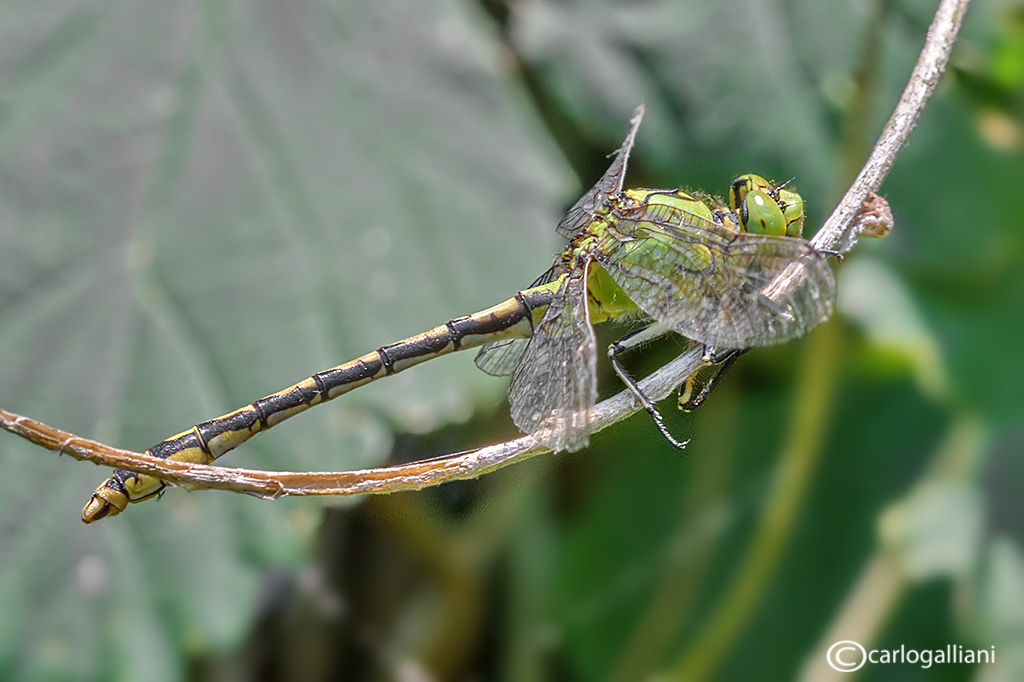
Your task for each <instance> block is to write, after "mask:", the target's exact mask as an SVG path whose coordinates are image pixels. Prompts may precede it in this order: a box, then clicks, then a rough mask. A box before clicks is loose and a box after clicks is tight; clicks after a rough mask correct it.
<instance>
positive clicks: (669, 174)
mask: <svg viewBox="0 0 1024 682" xmlns="http://www.w3.org/2000/svg"><path fill="white" fill-rule="evenodd" d="M934 9H935V3H934V2H924V1H923V0H901V1H895V0H894V1H892V2H887V1H885V0H872V1H871V2H848V1H843V0H826V1H821V0H787V1H782V2H768V3H756V2H742V1H741V0H723V1H721V2H714V3H711V2H700V1H699V0H690V1H669V0H650V1H649V2H644V3H641V4H634V3H625V2H623V3H619V4H616V3H611V2H554V1H551V0H520V1H516V2H511V1H510V2H508V3H507V4H506V3H503V2H502V1H501V0H482V1H481V2H473V1H472V0H460V1H456V0H421V1H418V2H408V3H404V2H399V1H398V0H378V1H376V2H372V3H371V2H354V1H353V2H344V1H342V0H338V1H337V2H329V1H321V2H311V1H308V0H296V1H295V2H289V3H280V2H273V1H268V0H257V1H255V2H247V3H229V2H220V1H217V0H212V1H210V2H204V3H142V2H125V1H120V2H118V1H114V0H109V1H93V2H67V1H66V0H64V1H61V0H54V1H48V0H37V1H35V2H15V3H4V4H3V5H2V6H0V405H2V406H3V407H5V408H7V409H10V410H14V411H16V412H20V413H22V414H27V415H31V416H32V417H35V418H37V419H41V420H43V421H45V422H47V423H50V424H53V425H55V426H58V427H60V428H63V429H66V430H69V431H72V432H74V433H78V434H81V435H84V436H88V437H92V438H96V439H99V440H102V441H104V442H107V443H110V444H113V445H118V446H122V447H126V448H130V449H134V450H144V449H145V448H147V447H148V446H150V445H152V444H153V443H155V442H156V441H158V440H159V439H161V438H164V437H166V436H169V435H171V434H173V433H176V432H178V431H180V430H183V429H185V428H188V426H189V425H191V424H193V423H196V422H198V421H201V420H203V419H207V418H210V417H212V416H215V415H218V414H220V413H222V412H225V411H228V410H230V409H233V408H235V407H238V406H240V405H244V404H246V403H248V402H250V401H252V400H253V399H255V398H257V397H260V396H262V395H265V394H267V393H270V392H273V391H275V390H278V389H280V388H282V387H284V386H287V385H289V384H291V383H294V382H295V381H297V380H299V379H301V378H303V377H305V376H307V375H309V374H310V373H312V372H314V371H317V370H320V369H324V368H327V367H330V366H332V365H335V364H338V363H340V362H342V361H345V360H347V359H350V358H352V357H355V356H357V355H359V354H362V353H364V352H367V351H370V350H372V349H373V348H376V347H377V346H379V345H381V344H383V343H387V342H390V341H393V340H396V339H398V338H402V337H404V336H408V335H411V334H414V333H417V332H419V331H422V330H424V329H426V328H429V327H432V326H434V325H436V324H439V323H442V322H443V321H444V320H447V319H450V318H453V317H457V316H459V315H463V314H467V313H469V312H472V311H474V310H478V309H481V308H484V307H487V306H489V305H491V304H493V303H496V302H498V301H499V300H502V299H504V298H507V297H508V296H510V295H511V294H512V293H514V292H515V291H516V290H518V289H521V288H524V287H526V286H527V285H529V283H530V282H531V281H533V279H534V278H535V277H536V276H537V275H539V274H540V273H541V272H543V271H544V270H545V269H546V268H547V267H548V265H549V264H550V262H551V254H553V253H554V252H556V251H557V250H558V249H560V248H561V243H560V242H559V240H558V238H557V236H556V235H555V234H554V232H553V227H554V225H555V224H556V222H557V220H558V217H559V216H560V214H561V212H562V211H564V210H565V208H566V207H567V206H569V205H570V204H571V203H572V201H574V200H575V199H576V197H577V196H578V195H579V194H580V192H581V191H582V188H583V187H585V186H589V184H590V183H591V182H593V180H594V179H595V178H596V177H597V176H598V175H599V174H600V172H601V171H602V170H603V169H604V167H605V165H606V163H607V159H606V158H605V155H606V154H607V153H608V152H610V151H612V150H613V149H615V148H616V147H617V145H618V144H619V142H620V141H621V138H622V135H623V134H624V132H625V129H626V124H627V121H628V119H629V116H630V114H631V112H632V111H633V109H634V108H635V107H636V106H637V104H639V103H640V102H646V104H647V111H648V114H647V118H646V120H645V123H644V126H643V127H642V129H641V131H640V135H639V139H638V142H637V148H636V151H635V154H634V158H633V161H632V163H631V168H630V178H629V184H631V185H634V186H654V187H671V186H684V187H688V188H693V189H698V188H699V189H705V190H707V191H710V192H714V193H718V194H721V193H722V192H723V190H724V188H725V187H726V186H727V184H728V182H729V181H730V180H731V179H732V178H733V177H735V176H736V175H738V174H740V173H744V172H757V173H760V174H762V175H765V176H767V177H770V178H774V179H776V180H778V181H780V182H781V181H785V180H788V179H789V178H791V177H795V178H796V185H797V186H798V188H799V189H800V191H801V193H802V194H803V195H804V197H805V199H806V201H807V205H808V218H809V221H808V224H809V225H810V228H811V229H812V230H813V229H814V227H815V226H817V225H820V224H821V222H822V221H823V220H824V219H825V217H827V215H828V213H829V211H830V210H831V207H832V206H833V205H834V203H835V201H836V200H837V198H838V196H839V195H840V193H841V192H842V190H843V189H844V187H845V184H844V183H846V182H848V180H849V178H850V177H851V176H852V173H853V172H854V171H855V170H856V169H857V167H858V165H859V163H860V162H861V161H862V160H863V158H864V156H865V155H866V152H867V149H868V148H869V147H870V144H871V142H872V141H873V139H874V137H875V136H876V135H877V133H878V131H879V130H880V129H881V126H882V124H883V123H884V121H885V119H886V118H887V116H888V114H889V112H890V111H891V110H892V107H893V106H894V104H895V102H896V99H897V98H898V96H899V93H900V92H901V90H902V88H903V85H904V84H905V82H906V79H907V77H908V75H909V73H910V70H911V68H912V66H913V63H914V60H915V58H916V54H917V52H918V50H919V49H920V46H921V44H922V41H923V39H924V35H925V31H926V28H927V26H928V24H929V22H930V20H931V14H932V12H933V11H934ZM1022 109H1024V8H1022V7H1021V6H1020V5H1019V4H1018V5H1014V4H1013V3H1009V2H1001V1H999V0H977V2H976V3H975V4H974V5H973V6H972V8H971V9H970V11H969V13H968V16H967V20H966V23H965V26H964V30H963V34H962V37H961V40H960V42H959V44H958V46H957V50H956V52H955V54H954V58H953V62H952V65H951V68H950V72H949V73H948V74H947V77H946V78H945V79H944V80H943V82H942V84H941V85H940V87H939V89H938V92H937V94H936V96H935V98H934V100H933V101H932V103H931V104H930V106H929V107H928V109H927V110H926V111H925V113H924V115H923V117H922V119H921V123H920V126H919V128H918V129H917V130H916V131H915V132H914V134H913V136H912V138H911V141H910V144H909V146H908V147H907V148H906V149H905V150H904V152H903V153H902V155H901V156H900V158H899V160H898V162H897V163H896V165H895V167H894V169H893V171H892V173H891V175H890V176H889V179H888V180H887V181H886V183H885V185H884V186H883V188H882V193H883V194H884V195H885V196H886V197H887V198H888V200H889V202H890V204H891V205H892V208H893V211H894V213H895V218H896V229H895V230H894V231H893V233H892V234H891V235H890V236H889V237H888V238H886V239H884V240H881V241H877V242H870V243H868V242H862V243H861V244H860V245H858V247H857V248H856V249H855V250H854V251H853V253H852V254H851V255H850V257H849V258H847V260H846V261H845V262H844V263H842V264H841V265H839V266H838V275H839V289H840V297H839V306H838V313H837V314H836V315H835V316H834V318H833V319H832V320H831V321H830V322H829V323H828V324H827V325H825V326H823V327H822V328H820V329H818V330H817V331H815V332H814V333H813V334H811V335H810V336H809V337H807V338H805V339H801V340H799V341H797V342H794V343H791V344H788V345H786V346H783V347H777V348H769V349H762V350H758V351H755V352H751V353H748V354H747V355H746V356H744V357H743V358H742V359H741V361H740V362H738V363H737V364H736V366H735V367H734V368H733V370H732V371H731V372H730V373H729V375H728V377H727V378H726V380H725V381H724V382H723V384H722V385H721V386H720V387H719V388H718V389H717V390H716V391H715V393H714V394H713V395H712V396H711V398H710V399H709V401H708V402H707V403H706V404H705V405H704V406H702V407H701V409H700V410H698V411H697V412H696V413H694V414H692V415H678V414H676V413H674V412H671V410H672V406H671V401H669V402H666V403H665V405H664V407H665V410H666V412H667V413H668V414H667V419H668V422H669V424H670V428H672V429H673V431H674V432H675V433H677V434H679V435H681V436H683V437H687V436H689V437H691V438H692V439H693V440H692V443H691V445H690V447H689V448H688V449H687V450H686V451H685V452H684V453H679V452H678V451H676V450H674V449H673V448H671V447H670V446H669V445H668V444H667V443H665V442H664V441H663V440H662V439H660V437H659V436H658V435H657V432H656V431H655V429H654V428H653V426H652V425H651V423H650V422H649V420H647V419H646V418H645V417H643V416H636V417H634V418H632V419H630V420H628V421H626V422H624V423H620V424H618V425H616V426H614V427H612V428H610V429H608V430H606V431H604V432H602V433H600V434H599V435H597V436H596V437H595V438H594V439H593V444H592V447H590V448H589V449H588V450H586V451H584V452H581V453H575V454H572V455H564V454H563V455H555V456H547V457H542V458H539V459H536V460H533V461H531V462H528V463H525V464H522V465H518V466H515V467H511V468H509V469H506V470H503V471H500V472H498V473H496V474H493V475H490V476H487V477H485V478H483V479H480V480H478V481H474V482H469V483H460V484H450V485H447V486H443V487H441V488H439V489H436V490H429V491H423V492H420V493H414V494H412V493H410V494H399V495H393V496H388V497H381V498H374V499H369V500H363V501H355V500H347V501H346V500H338V501H330V502H328V504H327V506H325V505H324V503H323V502H322V501H311V500H296V499H288V500H279V501H276V502H264V501H260V500H257V499H254V498H246V497H241V496H235V495H231V494H228V493H220V492H211V491H204V492H197V493H191V494H190V493H185V492H183V491H180V490H171V491H169V492H168V493H167V494H166V495H165V496H164V497H163V498H162V499H161V500H160V501H159V502H149V503H146V504H142V505H137V506H133V507H132V508H130V509H129V510H127V511H126V513H124V514H123V515H121V516H119V517H117V518H115V519H111V520H108V521H104V522H102V523H98V524H96V525H92V526H85V525H83V524H82V523H81V521H80V520H79V513H80V509H81V507H82V505H83V504H84V503H85V502H86V500H87V499H88V497H89V494H90V493H91V491H92V489H93V488H94V487H95V486H96V485H97V484H98V483H99V482H100V481H101V480H102V479H103V478H104V476H105V475H106V472H104V471H102V470H101V469H98V468H96V467H94V466H92V465H90V464H87V463H79V462H76V461H74V460H72V459H70V458H67V457H63V458H58V457H57V456H55V455H54V454H53V453H50V452H47V451H43V450H41V449H38V448H35V447H33V446H31V445H29V444H27V443H24V442H21V441H19V440H18V439H17V438H15V437H14V436H10V435H4V436H3V437H2V438H0V445H2V452H0V467H2V468H0V679H5V680H6V679H33V680H34V679H40V680H49V679H52V680H63V679H73V680H100V679H114V680H186V679H187V680H213V679H256V678H258V679H289V680H301V679H310V680H313V679H345V680H388V679H401V680H413V679H425V680H426V679H437V680H508V681H513V680H608V681H625V682H630V681H634V680H677V679H678V680H751V679H765V680H788V679H800V678H802V679H808V680H824V679H830V678H828V677H827V675H828V673H829V672H831V671H830V670H829V669H828V668H823V665H824V652H825V650H826V649H827V648H828V646H829V645H830V644H831V643H832V642H834V641H837V640H842V639H852V640H857V641H860V642H861V643H863V644H864V645H865V646H866V647H868V648H873V647H875V648H885V649H893V648H897V649H898V648H899V647H900V646H901V645H904V646H906V647H907V648H915V649H938V648H943V647H945V646H946V645H947V644H956V645H962V646H964V647H965V648H975V649H989V648H990V647H992V646H995V647H996V650H997V652H998V656H997V663H996V664H994V665H980V666H970V665H943V666H933V667H932V668H930V669H923V668H922V667H921V666H920V665H916V666H915V665H909V664H906V665H889V666H886V665H875V666H872V665H868V666H866V667H865V668H864V669H862V670H861V671H860V673H859V675H860V677H859V678H858V679H867V680H888V679H900V680H932V679H940V680H968V679H980V680H986V681H992V680H1019V679H1022V677H1024V553H1022V548H1021V542H1022V540H1024V521H1022V519H1024V503H1022V502H1021V499H1022V498H1021V494H1020V489H1021V485H1022V484H1024V462H1022V459H1021V455H1022V449H1024V448H1022V444H1024V409H1022V408H1024V388H1022V383H1024V360H1022V353H1021V348H1022V347H1024V258H1022V256H1024V219H1022V218H1021V212H1020V210H1019V206H1018V205H1019V200H1020V196H1021V190H1020V187H1021V186H1024V185H1022V183H1024V163H1022V161H1024V155H1022V151H1021V150H1022V146H1021V135H1022V134H1024V130H1022V128H1021V120H1022V116H1021V114H1022ZM616 333H622V329H618V330H616V329H610V330H602V332H601V338H602V340H604V341H606V342H607V341H610V340H612V339H614V338H615V334H616ZM682 347H683V344H682V343H681V342H679V341H678V340H676V341H669V342H666V343H664V344H660V345H656V346H654V347H652V348H651V349H649V350H648V351H647V352H644V353H641V354H638V355H639V357H634V358H631V359H630V361H631V362H632V363H633V368H634V369H635V370H636V371H638V372H641V373H642V372H644V371H649V370H650V369H652V368H654V367H656V366H658V365H659V364H660V363H663V362H665V361H667V360H668V359H670V358H671V357H673V356H674V355H675V354H676V353H678V351H679V350H680V349H681V348H682ZM600 384H601V386H602V390H603V393H602V395H607V394H611V393H613V392H616V391H618V390H619V386H618V384H617V383H616V381H615V379H614V376H613V375H611V373H610V372H609V371H608V368H607V367H601V378H600ZM504 390H505V383H504V382H503V381H501V380H498V379H494V378H492V377H488V376H486V375H484V374H483V373H481V372H479V371H477V370H476V368H475V367H474V366H473V363H472V359H471V357H470V356H469V354H457V355H455V356H451V357H447V358H443V359H439V360H436V361H432V362H430V363H427V364H426V365H424V366H422V367H419V368H416V369H414V370H411V371H409V372H406V373H403V374H401V375H398V376H396V377H394V378H391V379H388V380H387V381H384V382H379V383H377V384H375V385H372V386H368V387H365V388H362V389H360V390H358V391H356V392H355V393H353V394H351V395H348V396H345V397H344V398H342V399H340V400H339V401H337V403H335V404H332V405H331V406H329V407H324V408H321V409H319V410H315V411H313V412H311V413H309V414H307V415H304V416H302V417H301V418H299V419H296V420H294V421H292V422H289V423H288V424H285V425H282V426H281V427H279V428H277V429H275V430H274V431H273V432H271V433H269V434H266V435H264V436H261V437H260V438H259V439H257V440H256V441H254V442H252V443H250V444H247V445H246V446H244V447H243V448H242V449H241V450H240V451H238V452H235V453H232V454H231V455H230V456H229V457H228V458H226V459H225V460H224V463H225V464H227V465H243V466H251V467H265V468H279V469H291V470H339V469H356V468H362V467H366V466H372V465H378V464H381V463H383V462H386V461H400V460H411V459H419V458H423V457H429V456H434V455H438V454H443V453H446V452H452V451H456V450H459V449H464V448H468V447H473V446H476V445H481V444H486V443H492V442H498V441H501V440H507V439H509V438H511V437H514V436H515V434H516V431H515V429H514V427H513V426H512V425H511V424H510V422H509V419H508V416H507V412H508V410H507V405H506V404H505V403H504V398H503V395H504ZM832 674H833V675H835V676H836V677H835V679H840V678H842V679H848V678H847V677H844V676H842V675H840V674H839V673H832Z"/></svg>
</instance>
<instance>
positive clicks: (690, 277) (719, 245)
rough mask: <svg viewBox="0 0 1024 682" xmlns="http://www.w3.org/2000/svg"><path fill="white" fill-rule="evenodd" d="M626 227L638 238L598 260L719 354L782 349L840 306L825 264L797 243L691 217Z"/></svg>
mask: <svg viewBox="0 0 1024 682" xmlns="http://www.w3.org/2000/svg"><path fill="white" fill-rule="evenodd" d="M658 209H659V211H660V213H661V215H659V217H658V219H655V220H652V219H651V218H652V216H646V217H645V219H644V221H643V222H642V223H641V222H637V221H626V222H631V224H629V225H625V224H618V225H617V226H616V227H617V230H620V231H621V230H622V228H625V231H626V232H628V234H629V237H630V239H629V240H627V241H624V242H619V243H618V244H617V246H618V248H604V249H603V250H602V252H601V253H599V254H597V258H598V260H599V261H600V262H601V263H602V265H604V267H605V268H606V269H607V270H608V273H609V274H610V275H611V277H612V279H614V280H615V282H616V283H617V284H618V285H619V286H620V287H622V289H623V291H625V292H626V294H627V295H628V296H629V297H630V298H632V299H633V301H634V302H635V303H636V304H637V305H638V306H639V307H640V308H641V309H642V310H644V311H645V312H646V313H647V314H649V315H651V317H653V318H654V319H656V320H658V321H659V322H661V323H662V324H664V325H666V326H668V327H669V328H671V329H672V330H673V331H675V332H677V333H679V334H681V335H683V336H686V337H688V338H691V339H694V340H696V341H701V342H703V343H706V344H708V345H709V346H712V347H714V348H748V347H751V346H767V345H772V344H776V343H782V342H784V341H788V340H790V339H794V338H796V337H798V336H802V335H803V334H806V333H807V332H808V331H810V330H811V329H813V328H814V327H816V326H817V325H818V324H820V323H822V322H824V321H825V320H827V319H828V317H829V316H830V315H831V314H832V309H833V307H834V304H835V295H836V287H835V276H834V275H833V273H832V268H831V267H830V266H829V264H828V262H827V261H826V259H825V256H824V255H823V254H822V253H821V252H819V251H817V250H816V249H815V248H814V247H813V246H811V245H810V244H809V243H808V242H806V241H804V240H802V239H796V238H792V237H775V236H769V235H754V234H747V233H739V232H734V231H732V230H729V229H727V228H725V227H722V226H721V225H719V224H717V223H713V222H711V221H709V220H705V219H703V218H702V217H700V216H696V215H693V214H690V213H685V212H683V211H667V210H665V209H666V207H664V206H661V207H658Z"/></svg>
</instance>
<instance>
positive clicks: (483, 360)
mask: <svg viewBox="0 0 1024 682" xmlns="http://www.w3.org/2000/svg"><path fill="white" fill-rule="evenodd" d="M565 269H566V268H565V266H564V265H563V264H562V263H561V262H557V263H555V264H554V265H553V266H551V268H550V269H549V270H548V271H547V272H545V273H544V274H543V275H541V276H540V277H538V278H537V279H535V280H534V281H533V284H531V285H530V287H529V288H530V289H533V288H534V287H539V286H541V285H544V284H548V283H550V282H554V281H555V280H556V279H558V278H559V277H561V276H562V273H563V272H565ZM529 343H530V339H528V338H516V339H499V340H497V341H491V342H490V343H485V344H484V345H483V347H482V348H480V352H479V353H477V354H476V357H475V358H473V362H475V363H476V366H477V367H479V368H480V369H482V370H483V371H485V372H487V373H488V374H490V375H491V376H496V377H503V376H508V375H509V374H512V372H514V371H515V369H516V365H518V364H519V358H521V357H522V355H523V353H524V352H525V351H526V346H527V344H529Z"/></svg>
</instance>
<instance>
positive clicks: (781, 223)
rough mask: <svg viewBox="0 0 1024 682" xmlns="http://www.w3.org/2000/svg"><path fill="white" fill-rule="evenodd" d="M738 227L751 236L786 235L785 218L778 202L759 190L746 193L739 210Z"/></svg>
mask: <svg viewBox="0 0 1024 682" xmlns="http://www.w3.org/2000/svg"><path fill="white" fill-rule="evenodd" d="M739 216H740V227H741V228H742V229H743V231H744V232H750V233H751V234H773V235H777V236H780V237H781V236H784V235H785V234H786V226H787V225H786V217H785V216H784V215H783V214H782V208H781V207H780V206H779V204H778V202H777V201H775V199H773V198H772V197H770V196H769V195H768V193H767V192H763V191H761V190H759V189H755V190H751V191H749V192H747V195H746V196H745V197H744V198H743V204H742V205H741V206H740V210H739Z"/></svg>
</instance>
